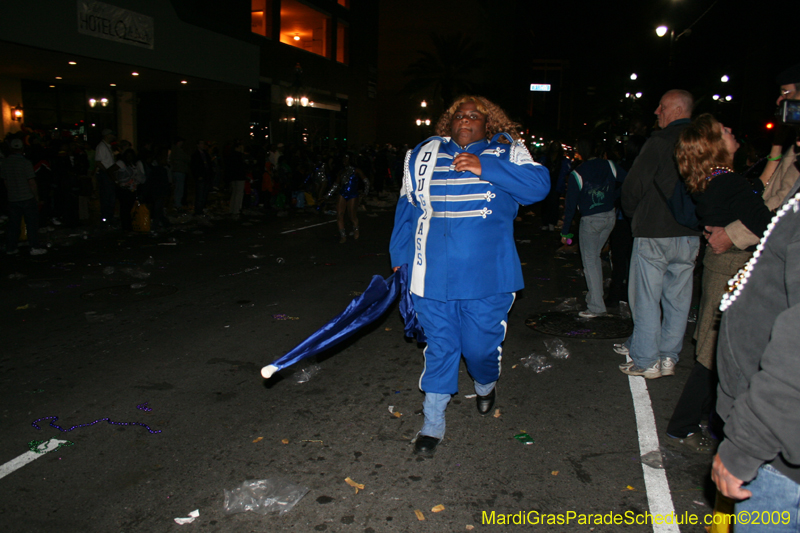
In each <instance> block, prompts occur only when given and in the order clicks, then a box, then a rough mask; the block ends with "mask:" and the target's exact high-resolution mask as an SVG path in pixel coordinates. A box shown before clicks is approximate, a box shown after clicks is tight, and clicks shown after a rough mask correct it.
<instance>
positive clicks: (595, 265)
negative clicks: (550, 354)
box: [561, 137, 627, 318]
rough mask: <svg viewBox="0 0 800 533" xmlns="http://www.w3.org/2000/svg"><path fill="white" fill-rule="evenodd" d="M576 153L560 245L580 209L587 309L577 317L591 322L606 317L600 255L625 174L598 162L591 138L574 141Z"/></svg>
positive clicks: (565, 239)
mask: <svg viewBox="0 0 800 533" xmlns="http://www.w3.org/2000/svg"><path fill="white" fill-rule="evenodd" d="M577 149H578V155H580V157H581V159H583V163H581V164H580V165H579V166H578V167H577V168H576V169H575V170H573V171H572V172H571V173H570V174H569V176H568V177H567V198H566V200H565V202H564V226H563V228H562V230H561V242H562V243H564V244H568V243H569V239H570V236H571V233H570V227H571V226H572V219H573V217H574V216H575V210H576V209H580V211H581V214H582V215H583V216H582V217H581V221H580V225H579V229H578V236H579V239H578V243H579V245H580V250H581V260H582V261H583V273H584V276H585V278H586V286H587V288H588V289H589V292H588V293H587V294H586V304H587V307H588V309H586V310H585V311H581V312H580V313H578V314H579V315H580V316H581V317H583V318H594V317H597V316H599V315H604V314H605V313H606V304H605V302H604V300H603V263H602V262H601V261H600V251H601V250H602V249H603V246H604V245H605V243H606V241H607V240H608V236H609V235H610V234H611V230H613V229H614V223H615V220H616V211H615V209H614V202H615V201H616V199H617V198H618V197H619V192H620V185H621V183H622V182H623V180H624V179H625V176H626V174H627V173H626V172H625V171H624V170H623V169H622V168H621V167H619V166H617V165H615V164H614V163H613V162H612V161H607V160H605V159H600V158H598V157H597V155H598V153H599V146H598V143H597V142H596V141H595V140H594V139H592V138H591V137H582V138H580V139H578V143H577Z"/></svg>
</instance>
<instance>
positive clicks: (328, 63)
mask: <svg viewBox="0 0 800 533" xmlns="http://www.w3.org/2000/svg"><path fill="white" fill-rule="evenodd" d="M351 3H352V5H350V4H351ZM373 19H374V21H377V7H373V3H372V2H369V1H366V0H361V1H350V0H339V1H335V0H327V1H322V0H320V1H313V2H312V1H306V0H303V1H302V2H301V1H299V0H234V1H230V2H221V1H217V0H108V1H106V2H101V1H96V0H29V1H28V2H25V3H14V4H10V3H6V4H5V5H4V7H3V16H2V17H0V36H2V40H0V53H2V55H3V58H4V60H3V62H1V63H0V101H1V102H2V125H0V128H2V129H0V134H2V136H5V135H6V134H8V133H15V132H17V131H19V130H20V129H21V128H23V127H25V128H28V129H35V130H40V131H42V130H44V131H48V130H50V131H52V130H61V131H62V132H63V131H65V130H69V131H71V132H72V133H73V134H75V135H81V136H85V138H87V139H88V140H90V141H91V140H92V139H90V137H94V138H95V139H96V138H97V134H98V133H99V132H100V131H101V130H102V129H104V128H109V129H112V130H115V131H117V132H118V137H119V138H124V139H128V140H130V141H131V142H133V144H134V146H138V145H140V144H142V143H145V142H156V143H160V144H167V143H169V142H171V141H172V140H173V139H174V138H175V137H176V136H181V137H184V138H185V139H187V140H189V142H193V141H194V140H199V139H204V140H214V141H217V142H228V141H230V140H233V139H247V138H250V139H251V140H252V141H254V142H266V143H278V142H284V143H286V142H291V143H294V142H303V143H307V144H317V145H326V144H334V143H347V144H351V145H353V144H357V143H366V142H372V141H374V137H375V119H374V116H375V94H374V93H375V87H376V83H375V82H376V78H377V23H374V24H373V23H372V21H373ZM354 47H355V48H354ZM295 96H296V97H297V98H296V101H295V98H294V97H295ZM287 98H288V99H289V100H287ZM287 101H288V102H290V103H291V105H287ZM93 134H95V135H93Z"/></svg>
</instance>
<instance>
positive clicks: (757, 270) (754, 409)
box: [711, 194, 800, 533]
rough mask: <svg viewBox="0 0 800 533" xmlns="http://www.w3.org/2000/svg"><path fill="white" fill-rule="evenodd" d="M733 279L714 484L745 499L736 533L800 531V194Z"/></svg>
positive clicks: (724, 329)
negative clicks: (722, 433) (799, 349)
mask: <svg viewBox="0 0 800 533" xmlns="http://www.w3.org/2000/svg"><path fill="white" fill-rule="evenodd" d="M734 279H735V280H736V281H735V285H734V286H733V287H732V291H731V292H729V293H727V294H726V295H725V296H724V297H723V299H722V303H721V305H720V309H721V310H723V311H724V313H723V315H722V323H721V325H720V330H719V344H718V346H717V369H718V372H719V392H718V397H717V412H718V413H719V415H720V417H721V418H722V420H723V421H724V422H725V440H723V441H722V443H721V444H720V446H719V451H718V453H717V456H716V457H714V465H713V470H712V473H711V476H712V479H713V480H714V482H715V483H716V484H717V488H718V489H719V490H720V492H722V493H723V494H724V495H726V496H728V497H729V498H733V499H734V500H740V501H737V503H736V509H735V511H736V513H737V514H736V518H737V523H736V533H746V532H749V531H755V530H756V528H763V529H758V531H762V530H770V531H778V530H780V531H797V524H798V500H799V499H800V358H798V356H797V347H798V346H799V345H800V329H798V327H797V325H798V324H800V194H795V195H794V196H793V197H791V198H790V199H789V200H788V201H787V202H786V204H784V205H783V207H781V208H780V209H779V210H778V213H777V214H776V217H775V218H774V219H773V222H772V223H771V224H770V226H768V227H767V230H766V232H764V236H763V237H762V239H761V242H760V243H759V245H758V248H757V251H756V252H755V254H754V255H753V258H752V259H751V260H750V261H749V262H748V263H747V264H746V265H745V267H744V272H743V273H742V274H740V275H739V276H737V277H736V278H734ZM765 524H770V525H769V526H766V527H765ZM778 524H780V526H779V525H778ZM781 526H782V527H781Z"/></svg>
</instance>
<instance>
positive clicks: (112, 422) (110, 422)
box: [31, 416, 161, 434]
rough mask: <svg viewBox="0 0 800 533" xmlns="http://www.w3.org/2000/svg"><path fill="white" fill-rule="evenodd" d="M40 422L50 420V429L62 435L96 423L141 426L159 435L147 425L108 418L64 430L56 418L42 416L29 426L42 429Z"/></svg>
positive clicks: (158, 431)
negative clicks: (61, 432) (60, 432)
mask: <svg viewBox="0 0 800 533" xmlns="http://www.w3.org/2000/svg"><path fill="white" fill-rule="evenodd" d="M42 420H50V424H49V425H50V427H53V428H55V429H57V430H59V431H63V432H64V433H68V432H70V431H72V430H73V429H79V428H85V427H89V426H93V425H95V424H97V423H98V422H108V423H109V424H111V425H113V426H142V427H143V428H145V429H146V430H147V431H149V432H150V433H152V434H156V433H161V430H160V429H159V430H153V429H151V428H150V426H148V425H147V424H143V423H142V422H114V421H113V420H111V419H110V418H98V419H97V420H95V421H94V422H88V423H86V424H78V425H77V426H72V427H71V428H69V429H64V428H62V427H61V426H59V425H57V424H56V423H55V422H56V420H58V417H57V416H43V417H42V418H37V419H36V420H34V421H33V424H31V425H32V426H33V427H35V428H36V429H42V428H41V427H39V425H38V422H41V421H42Z"/></svg>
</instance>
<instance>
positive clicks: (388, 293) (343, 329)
mask: <svg viewBox="0 0 800 533" xmlns="http://www.w3.org/2000/svg"><path fill="white" fill-rule="evenodd" d="M398 296H399V297H400V305H399V307H400V315H401V316H402V317H403V320H404V322H405V335H406V337H416V339H417V342H425V335H424V333H423V332H422V326H420V324H419V322H418V321H417V315H416V313H415V312H414V304H413V302H412V301H411V293H409V292H408V265H403V266H401V267H400V268H399V269H397V272H395V273H394V274H392V275H391V276H389V277H388V278H386V279H383V278H382V277H380V276H373V277H372V281H371V282H370V284H369V287H367V290H365V291H364V293H363V294H361V295H360V296H358V297H357V298H355V299H354V300H353V301H352V302H350V304H349V305H348V306H347V308H346V309H345V310H344V311H342V312H341V313H339V314H338V315H337V316H335V317H334V318H333V319H331V320H330V321H329V322H328V323H327V324H325V325H324V326H322V327H321V328H320V329H318V330H317V331H316V332H314V333H313V334H312V335H311V336H310V337H308V338H307V339H306V340H304V341H303V342H301V343H300V344H298V345H297V346H295V347H294V348H293V349H292V350H291V351H289V352H288V353H287V354H286V355H284V356H283V357H280V358H278V359H276V360H275V361H273V362H272V363H270V364H269V365H267V366H265V367H264V368H262V369H261V375H262V376H263V377H264V378H267V379H269V378H270V377H272V375H273V374H274V373H275V372H277V371H278V370H282V369H284V368H286V367H288V366H291V365H293V364H295V363H296V362H298V361H300V360H302V359H305V358H306V357H311V356H312V355H316V354H318V353H320V352H322V351H324V350H327V349H328V348H330V347H332V346H335V345H336V344H339V343H340V342H342V341H343V340H345V339H347V338H348V337H350V336H351V335H353V334H354V333H355V332H357V331H358V330H360V329H361V328H363V327H365V326H368V325H369V324H371V323H372V322H374V321H375V320H377V319H378V318H380V317H381V316H382V315H383V314H384V313H385V312H386V311H387V310H388V309H389V307H391V306H392V304H393V303H394V302H395V300H396V299H397V298H398Z"/></svg>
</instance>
